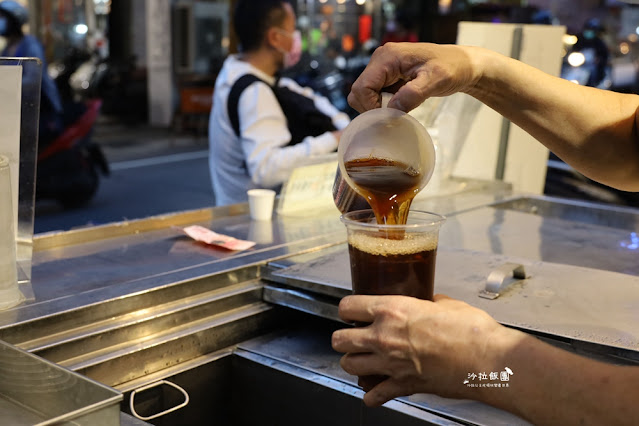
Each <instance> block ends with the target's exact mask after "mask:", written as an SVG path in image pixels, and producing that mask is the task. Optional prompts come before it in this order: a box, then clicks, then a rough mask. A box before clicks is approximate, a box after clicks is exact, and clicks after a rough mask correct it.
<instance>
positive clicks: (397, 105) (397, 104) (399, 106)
mask: <svg viewBox="0 0 639 426" xmlns="http://www.w3.org/2000/svg"><path fill="white" fill-rule="evenodd" d="M391 104H392V105H391ZM388 106H389V107H391V108H395V109H398V110H400V111H406V109H405V108H404V105H402V103H401V101H400V100H399V99H393V100H392V101H391V102H389V105H388Z"/></svg>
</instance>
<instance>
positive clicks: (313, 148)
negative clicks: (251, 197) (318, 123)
mask: <svg viewBox="0 0 639 426" xmlns="http://www.w3.org/2000/svg"><path fill="white" fill-rule="evenodd" d="M249 73H250V74H254V75H256V76H257V77H258V78H260V79H261V80H263V81H265V82H267V83H269V84H271V85H272V84H275V78H274V77H271V76H269V75H267V74H265V73H263V72H262V71H260V70H258V69H257V68H255V67H253V66H252V65H251V64H249V63H248V62H244V61H241V60H239V59H238V58H237V57H236V56H234V55H231V56H229V57H228V58H227V59H226V61H225V62H224V66H223V67H222V70H221V71H220V74H219V76H218V77H217V81H216V82H215V92H214V94H213V108H212V110H211V117H210V121H209V148H210V151H209V166H210V171H211V181H212V184H213V191H214V192H215V198H216V204H217V205H225V204H234V203H239V202H243V201H246V200H247V196H246V191H247V190H248V189H251V188H277V187H278V186H280V185H281V184H282V183H284V182H285V181H286V179H288V177H289V176H290V174H291V172H292V170H293V169H294V168H296V167H299V166H300V165H303V164H304V163H305V162H307V161H308V159H309V158H310V157H312V156H314V155H321V154H327V153H330V152H332V151H334V150H335V149H336V148H337V140H336V139H335V137H334V136H333V134H332V133H331V132H326V133H324V134H322V135H319V136H317V137H307V138H305V139H304V140H303V141H302V142H301V143H299V144H296V145H293V146H287V145H288V143H289V141H290V140H291V134H290V132H289V130H288V127H287V124H286V117H285V116H284V113H283V112H282V108H281V107H280V104H279V103H278V101H277V98H276V97H275V94H274V93H273V90H271V88H269V87H267V86H266V85H265V84H262V83H261V82H255V83H253V84H251V85H250V86H249V87H247V88H246V89H245V90H244V91H243V92H242V94H241V95H240V98H239V102H238V117H239V122H240V134H241V138H238V137H237V136H236V135H235V132H234V131H233V128H232V126H231V122H230V119H229V116H228V112H227V98H228V96H229V92H230V91H231V88H232V87H233V84H234V83H235V81H237V79H239V78H240V77H242V76H243V75H245V74H249ZM279 85H280V86H286V87H288V88H289V89H290V90H293V91H295V92H298V93H301V94H303V95H305V96H306V97H308V98H311V99H313V100H314V102H315V106H316V107H317V108H318V109H319V110H320V111H321V112H323V113H324V114H326V115H327V116H329V117H331V118H332V121H333V124H334V125H335V127H336V128H337V129H340V130H341V129H343V128H345V127H346V126H347V125H348V123H349V122H350V119H349V118H348V115H346V114H344V113H342V112H340V111H339V110H337V109H336V108H335V107H334V106H333V105H331V103H330V102H329V100H328V99H326V98H324V97H322V96H319V95H317V94H315V93H314V92H313V91H312V90H311V89H309V88H303V87H301V86H299V85H298V84H297V83H295V82H294V81H293V80H291V79H287V78H282V79H280V81H279Z"/></svg>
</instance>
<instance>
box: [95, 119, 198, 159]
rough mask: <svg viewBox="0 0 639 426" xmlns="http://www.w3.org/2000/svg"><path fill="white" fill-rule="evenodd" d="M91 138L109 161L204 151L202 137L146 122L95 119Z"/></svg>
mask: <svg viewBox="0 0 639 426" xmlns="http://www.w3.org/2000/svg"><path fill="white" fill-rule="evenodd" d="M93 140H94V141H95V142H96V143H98V144H99V145H100V146H101V147H102V149H103V151H104V154H105V155H106V157H107V160H108V161H109V163H118V162H121V161H130V160H138V159H142V158H150V157H159V156H163V155H171V154H176V153H183V152H193V151H204V150H208V139H207V137H206V136H196V135H193V134H189V133H175V132H174V131H173V130H171V129H168V128H159V127H152V126H149V125H146V124H144V125H135V126H129V125H124V124H121V123H119V122H117V121H115V120H113V119H110V118H108V117H100V118H99V119H98V122H97V123H96V126H95V129H94V132H93Z"/></svg>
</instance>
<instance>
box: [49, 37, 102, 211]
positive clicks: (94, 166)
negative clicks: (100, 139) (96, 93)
mask: <svg viewBox="0 0 639 426" xmlns="http://www.w3.org/2000/svg"><path fill="white" fill-rule="evenodd" d="M93 60H94V59H93V57H92V55H91V54H89V53H87V52H84V51H81V50H78V49H73V50H71V51H69V54H68V55H67V56H66V57H65V58H64V59H63V60H62V61H61V62H58V63H52V64H51V65H50V66H49V70H48V71H49V74H50V76H51V77H52V78H53V80H54V82H55V83H56V86H57V87H58V91H59V92H60V95H61V98H62V106H63V119H62V121H63V130H62V132H60V133H59V134H58V135H56V136H55V138H52V139H50V140H41V141H40V142H41V143H40V147H39V149H38V173H37V184H36V197H37V198H38V199H55V200H58V201H59V202H60V203H61V204H62V205H63V206H64V207H65V208H72V207H78V206H81V205H83V204H85V203H87V202H88V201H89V200H91V198H93V196H94V195H95V193H96V192H97V189H98V186H99V183H100V174H102V175H104V176H108V175H109V166H108V163H107V161H106V158H105V156H104V154H103V152H102V149H101V148H100V146H99V145H97V144H96V143H94V142H93V141H92V140H91V134H92V131H93V127H94V125H95V122H96V120H97V118H98V115H99V113H100V109H101V107H102V101H101V100H100V99H95V98H91V97H89V96H88V94H87V93H88V92H82V91H79V90H77V87H74V86H73V85H72V81H73V76H74V75H75V73H77V71H78V70H79V69H81V68H82V67H83V65H84V64H86V63H87V62H90V61H93Z"/></svg>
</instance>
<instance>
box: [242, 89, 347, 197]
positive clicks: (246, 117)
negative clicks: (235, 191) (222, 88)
mask: <svg viewBox="0 0 639 426" xmlns="http://www.w3.org/2000/svg"><path fill="white" fill-rule="evenodd" d="M238 115H239V117H240V131H241V135H242V136H241V148H242V150H243V153H244V158H245V159H246V166H247V169H248V172H249V175H250V176H251V180H252V181H253V183H255V184H256V185H259V186H262V187H273V186H276V185H279V184H281V183H283V182H284V181H285V180H286V179H287V178H288V177H289V175H290V173H291V171H292V170H293V169H294V168H295V167H299V166H301V165H303V164H304V163H305V162H306V161H308V159H309V158H310V157H313V156H317V155H320V154H327V153H330V152H333V151H335V149H336V148H337V142H338V134H336V133H334V132H326V133H324V134H322V135H319V136H317V137H307V138H304V140H302V142H300V143H298V144H296V145H292V146H288V144H289V142H290V140H291V133H290V132H289V130H288V127H287V121H286V117H285V116H284V113H283V111H282V108H281V107H280V105H279V103H278V101H277V98H276V97H275V95H274V94H273V91H272V90H271V88H269V87H268V86H267V85H266V84H264V83H259V82H258V83H255V84H252V85H251V86H249V87H248V88H247V89H245V90H244V92H242V95H241V96H240V99H239V103H238Z"/></svg>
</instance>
